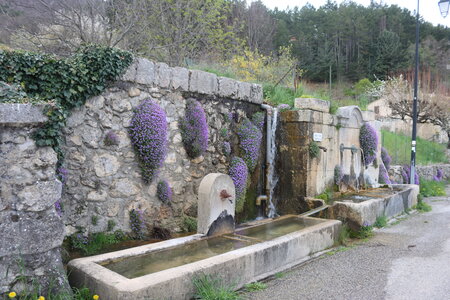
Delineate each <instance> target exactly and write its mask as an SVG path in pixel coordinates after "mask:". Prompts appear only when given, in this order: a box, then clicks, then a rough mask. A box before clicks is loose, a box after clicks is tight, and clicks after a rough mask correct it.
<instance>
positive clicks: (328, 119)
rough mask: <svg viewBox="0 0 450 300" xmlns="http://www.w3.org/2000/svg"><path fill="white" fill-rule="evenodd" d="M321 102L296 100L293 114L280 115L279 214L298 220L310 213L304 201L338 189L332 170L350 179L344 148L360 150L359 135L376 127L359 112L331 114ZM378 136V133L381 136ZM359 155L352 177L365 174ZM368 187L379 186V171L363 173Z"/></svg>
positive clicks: (351, 109)
mask: <svg viewBox="0 0 450 300" xmlns="http://www.w3.org/2000/svg"><path fill="white" fill-rule="evenodd" d="M323 102H327V101H323V100H317V99H316V100H314V101H312V100H311V99H303V98H299V99H296V108H298V110H295V111H285V112H282V113H281V126H280V129H279V134H277V136H278V141H277V143H278V153H279V155H278V159H277V171H278V173H279V177H280V178H279V181H278V186H277V188H276V192H275V202H277V209H278V212H279V213H281V214H288V213H291V214H297V213H302V212H305V210H307V208H306V207H305V206H304V203H303V201H302V200H303V198H304V197H314V196H316V195H318V194H320V193H322V192H323V191H324V190H325V189H326V188H327V187H331V186H332V185H333V184H334V168H335V167H336V166H338V165H339V166H341V169H342V171H343V173H344V174H346V175H349V174H350V166H351V152H350V150H344V151H343V152H342V153H341V151H340V145H341V144H343V145H344V146H345V147H351V146H352V145H354V146H356V147H360V144H359V131H360V127H361V125H362V124H363V123H364V122H366V121H367V122H369V123H370V124H371V125H373V126H374V127H375V128H377V126H375V124H374V121H373V118H371V117H370V116H366V115H365V116H364V117H363V114H362V113H361V111H360V110H359V108H357V107H356V106H348V107H343V108H340V109H339V110H338V112H337V114H336V115H332V114H330V113H328V109H329V104H328V106H326V105H324V104H323ZM315 134H321V141H316V143H317V145H318V146H319V147H320V151H319V155H318V157H315V158H313V157H311V155H310V153H309V147H310V144H311V143H312V142H313V140H314V135H315ZM378 135H379V132H378ZM380 151H381V145H380V143H379V144H378V152H377V161H378V162H379V161H380V159H381V158H380ZM360 161H361V154H356V156H355V159H354V162H355V165H354V171H355V173H356V174H357V175H359V174H361V168H362V163H361V162H360ZM364 172H365V177H366V182H368V183H369V182H370V183H371V184H375V185H376V184H377V183H378V167H376V166H374V165H370V166H368V167H365V168H364Z"/></svg>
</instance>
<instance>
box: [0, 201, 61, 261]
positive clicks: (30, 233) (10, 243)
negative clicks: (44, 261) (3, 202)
mask: <svg viewBox="0 0 450 300" xmlns="http://www.w3.org/2000/svg"><path fill="white" fill-rule="evenodd" d="M0 237H1V245H2V246H1V247H0V257H2V256H5V255H13V254H22V255H25V254H33V253H43V252H45V251H48V250H50V249H53V248H56V247H59V246H61V244H62V241H63V238H64V225H63V222H62V221H61V218H60V217H59V216H58V215H57V214H56V212H55V209H54V208H53V207H52V208H51V209H48V210H46V211H43V212H39V213H36V212H24V211H9V210H6V211H2V212H0Z"/></svg>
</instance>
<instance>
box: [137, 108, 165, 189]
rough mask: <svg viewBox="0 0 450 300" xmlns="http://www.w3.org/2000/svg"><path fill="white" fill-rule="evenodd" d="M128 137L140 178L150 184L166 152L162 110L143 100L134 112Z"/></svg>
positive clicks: (163, 113)
mask: <svg viewBox="0 0 450 300" xmlns="http://www.w3.org/2000/svg"><path fill="white" fill-rule="evenodd" d="M129 135H130V139H131V143H132V144H133V146H134V149H135V151H136V153H137V155H138V157H139V162H140V165H141V169H142V178H143V179H144V181H146V182H151V181H152V180H153V178H154V176H155V175H156V174H157V172H158V169H159V168H160V167H161V165H162V164H163V162H164V158H165V156H166V151H167V121H166V114H165V112H164V110H162V109H161V107H160V106H159V105H158V104H156V103H155V102H153V101H152V100H144V101H143V102H142V103H141V104H140V105H139V106H138V107H137V108H136V110H135V111H134V115H133V118H132V119H131V124H130V128H129Z"/></svg>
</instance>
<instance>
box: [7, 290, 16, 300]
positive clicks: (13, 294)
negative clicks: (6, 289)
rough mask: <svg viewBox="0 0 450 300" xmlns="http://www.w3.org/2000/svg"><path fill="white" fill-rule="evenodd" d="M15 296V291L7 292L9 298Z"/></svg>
mask: <svg viewBox="0 0 450 300" xmlns="http://www.w3.org/2000/svg"><path fill="white" fill-rule="evenodd" d="M16 296H17V294H16V292H11V293H9V294H8V297H9V298H11V299H12V298H15V297H16Z"/></svg>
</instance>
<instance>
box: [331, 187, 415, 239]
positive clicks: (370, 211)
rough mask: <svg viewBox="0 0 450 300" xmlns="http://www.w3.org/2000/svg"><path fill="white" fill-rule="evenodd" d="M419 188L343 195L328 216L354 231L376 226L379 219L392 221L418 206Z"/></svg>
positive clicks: (399, 188)
mask: <svg viewBox="0 0 450 300" xmlns="http://www.w3.org/2000/svg"><path fill="white" fill-rule="evenodd" d="M418 195H419V186H418V185H415V184H393V185H389V186H388V188H387V189H372V190H370V191H368V192H364V193H361V194H359V195H358V194H354V195H349V196H343V197H340V198H337V199H334V200H333V204H332V205H330V207H329V208H328V217H329V218H331V219H337V220H341V221H343V222H345V223H347V224H348V225H349V227H350V228H351V229H354V230H359V228H361V226H366V225H373V224H374V223H375V221H376V219H377V218H378V217H382V216H386V217H387V218H392V217H394V216H396V215H399V214H402V213H403V212H405V211H406V210H407V209H410V208H411V207H412V206H414V205H416V204H417V196H418Z"/></svg>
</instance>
